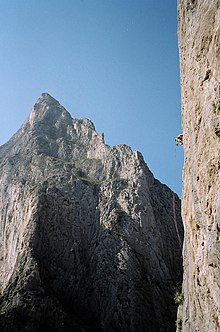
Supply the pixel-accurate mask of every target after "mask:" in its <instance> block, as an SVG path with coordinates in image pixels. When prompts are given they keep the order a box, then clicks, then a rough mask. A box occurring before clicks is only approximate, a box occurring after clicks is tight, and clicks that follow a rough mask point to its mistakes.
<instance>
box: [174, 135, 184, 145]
mask: <svg viewBox="0 0 220 332" xmlns="http://www.w3.org/2000/svg"><path fill="white" fill-rule="evenodd" d="M175 142H176V145H183V134H179V135H178V136H177V137H176V138H175Z"/></svg>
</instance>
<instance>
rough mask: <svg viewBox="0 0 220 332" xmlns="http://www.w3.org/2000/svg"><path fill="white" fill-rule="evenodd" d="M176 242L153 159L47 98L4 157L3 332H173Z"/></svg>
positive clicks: (0, 211)
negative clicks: (107, 139) (110, 139)
mask: <svg viewBox="0 0 220 332" xmlns="http://www.w3.org/2000/svg"><path fill="white" fill-rule="evenodd" d="M173 203H174V205H173ZM173 206H174V207H175V208H174V210H173ZM177 230H178V232H177ZM177 233H179V235H180V238H181V239H182V237H183V228H182V222H181V216H180V201H179V199H178V197H177V196H176V195H175V194H174V193H173V192H172V191H171V190H170V189H169V188H168V187H167V186H165V185H162V184H161V183H160V182H159V181H158V180H156V179H154V177H153V175H152V173H151V172H150V171H149V169H148V167H147V166H146V164H145V163H144V160H143V158H142V155H141V154H140V153H139V152H134V153H133V152H132V150H131V149H130V148H129V147H128V146H125V145H117V146H115V147H113V148H111V147H109V146H108V145H106V144H105V143H104V136H103V134H98V133H97V132H96V130H95V128H94V125H93V124H92V122H91V121H90V120H87V119H83V120H77V119H72V118H71V116H70V114H69V113H68V112H67V111H66V110H65V109H64V108H63V107H62V106H61V105H60V104H59V103H58V102H57V101H56V100H55V99H53V98H52V97H51V96H50V95H48V94H46V93H45V94H42V96H41V97H40V98H39V99H38V101H37V103H36V104H35V105H34V107H33V109H32V111H31V113H30V116H29V117H28V119H27V120H26V122H25V123H24V125H23V126H22V127H21V129H20V130H19V131H18V132H17V133H16V134H15V135H14V136H13V137H12V138H11V139H10V141H9V142H8V143H6V144H5V145H3V146H2V147H0V237H1V239H0V245H1V247H0V255H1V257H0V271H1V273H0V282H1V292H2V294H1V302H0V330H1V331H4V332H7V331H9V332H12V331H13V332H16V331H47V332H50V331H53V332H56V331H59V332H61V331H105V332H111V331H114V332H115V331H126V332H128V331H131V332H132V331H135V332H138V331H140V332H141V331H151V332H154V331H155V332H159V331H161V332H162V331H164V332H166V331H167V332H171V331H174V330H175V320H176V307H175V304H174V301H173V297H174V292H175V287H176V285H177V284H178V283H179V282H181V278H182V260H181V248H180V247H181V245H180V244H179V241H178V234H177ZM213 269H214V267H213Z"/></svg>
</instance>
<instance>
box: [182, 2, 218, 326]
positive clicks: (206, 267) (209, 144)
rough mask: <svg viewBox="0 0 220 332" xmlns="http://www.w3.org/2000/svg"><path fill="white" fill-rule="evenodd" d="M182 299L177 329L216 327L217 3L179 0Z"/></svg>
mask: <svg viewBox="0 0 220 332" xmlns="http://www.w3.org/2000/svg"><path fill="white" fill-rule="evenodd" d="M178 9H179V50H180V68H181V95H182V123H183V135H184V155H185V161H184V169H183V199H182V202H183V204H182V206H183V209H182V217H183V222H184V226H185V227H184V229H185V237H184V238H185V240H184V250H183V259H184V278H183V279H184V280H183V292H184V302H183V306H182V307H181V308H180V310H179V322H180V325H182V327H181V326H180V329H179V331H183V332H195V331H201V332H203V331H204V332H205V331H210V332H219V331H220V264H219V263H220V85H219V84H220V25H219V24H220V1H219V0H212V1H211V0H210V1H209V0H198V1H197V0H180V1H179V7H178Z"/></svg>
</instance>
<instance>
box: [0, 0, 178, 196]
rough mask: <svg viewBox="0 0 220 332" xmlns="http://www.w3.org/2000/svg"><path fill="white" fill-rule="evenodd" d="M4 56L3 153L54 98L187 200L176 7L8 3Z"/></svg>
mask: <svg viewBox="0 0 220 332" xmlns="http://www.w3.org/2000/svg"><path fill="white" fill-rule="evenodd" d="M0 49H1V52H0V69H1V75H0V119H1V131H0V144H3V143H5V142H6V141H7V140H8V139H9V138H10V137H11V136H12V134H13V133H15V132H16V131H17V130H18V129H19V127H20V126H21V124H22V123H23V122H24V120H25V118H26V117H27V116H28V114H29V112H30V110H31V107H32V106H33V104H34V103H35V101H36V99H37V98H38V97H39V96H40V94H41V93H42V92H48V93H50V94H51V95H52V96H53V97H54V98H56V99H57V100H59V102H60V103H61V104H62V105H63V106H64V107H65V108H66V109H67V110H68V111H69V112H70V113H71V115H72V116H73V117H74V118H83V117H86V118H89V119H91V120H92V121H93V122H94V124H95V126H96V129H97V131H98V132H104V133H105V140H106V143H107V144H109V145H111V146H113V145H115V144H118V143H125V144H127V145H129V146H131V147H132V149H133V150H139V151H141V152H142V154H143V156H144V159H145V161H146V163H147V165H148V166H149V168H150V169H151V171H152V172H153V174H154V176H155V177H156V178H158V179H159V180H160V181H161V182H162V183H165V184H167V185H168V186H169V187H171V189H173V190H174V191H175V192H177V193H178V194H179V195H181V171H182V164H183V151H182V148H181V147H178V148H177V151H176V152H177V153H176V171H175V158H174V154H175V144H174V139H175V137H176V136H177V135H178V134H179V133H180V132H181V110H180V86H179V60H178V46H177V8H176V1H175V0H166V1H165V0H72V1H71V0H59V1H58V0H10V1H8V0H1V1H0ZM175 173H176V175H175Z"/></svg>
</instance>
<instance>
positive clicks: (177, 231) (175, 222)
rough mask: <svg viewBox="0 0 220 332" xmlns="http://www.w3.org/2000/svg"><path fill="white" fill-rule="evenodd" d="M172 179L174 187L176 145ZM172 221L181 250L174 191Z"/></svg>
mask: <svg viewBox="0 0 220 332" xmlns="http://www.w3.org/2000/svg"><path fill="white" fill-rule="evenodd" d="M173 181H174V188H175V184H176V145H175V150H174V172H173ZM173 221H174V225H175V228H176V233H177V237H178V241H179V246H180V250H181V251H182V246H183V243H182V240H181V236H180V233H179V230H178V224H177V218H176V204H175V193H174V191H173Z"/></svg>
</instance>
